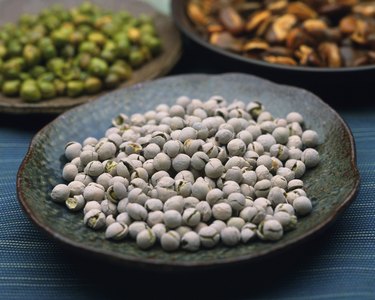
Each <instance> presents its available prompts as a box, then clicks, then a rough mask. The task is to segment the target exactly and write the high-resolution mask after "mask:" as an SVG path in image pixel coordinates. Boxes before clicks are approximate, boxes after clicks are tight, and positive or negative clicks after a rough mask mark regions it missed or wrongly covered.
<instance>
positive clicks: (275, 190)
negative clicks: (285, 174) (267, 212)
mask: <svg viewBox="0 0 375 300" xmlns="http://www.w3.org/2000/svg"><path fill="white" fill-rule="evenodd" d="M267 199H268V200H270V201H271V203H272V206H273V207H275V206H276V205H278V204H280V203H287V200H286V192H285V190H284V189H282V188H280V187H278V186H274V187H272V188H271V189H270V192H269V193H268V196H267Z"/></svg>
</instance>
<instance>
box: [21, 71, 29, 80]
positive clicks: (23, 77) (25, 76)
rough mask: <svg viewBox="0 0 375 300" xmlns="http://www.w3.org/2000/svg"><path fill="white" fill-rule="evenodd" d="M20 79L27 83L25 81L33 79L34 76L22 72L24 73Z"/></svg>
mask: <svg viewBox="0 0 375 300" xmlns="http://www.w3.org/2000/svg"><path fill="white" fill-rule="evenodd" d="M19 78H20V80H21V81H25V80H28V79H31V78H32V76H31V74H29V73H26V72H22V73H20V76H19Z"/></svg>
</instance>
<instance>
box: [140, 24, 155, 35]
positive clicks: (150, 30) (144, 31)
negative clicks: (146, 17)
mask: <svg viewBox="0 0 375 300" xmlns="http://www.w3.org/2000/svg"><path fill="white" fill-rule="evenodd" d="M139 30H140V32H141V35H156V30H155V27H154V26H153V25H152V24H149V23H145V24H143V25H142V26H141V27H140V28H139Z"/></svg>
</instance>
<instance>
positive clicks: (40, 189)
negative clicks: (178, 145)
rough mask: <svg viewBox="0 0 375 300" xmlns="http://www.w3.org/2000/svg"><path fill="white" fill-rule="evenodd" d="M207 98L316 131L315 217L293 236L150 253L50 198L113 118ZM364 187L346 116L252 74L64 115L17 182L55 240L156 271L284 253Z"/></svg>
mask: <svg viewBox="0 0 375 300" xmlns="http://www.w3.org/2000/svg"><path fill="white" fill-rule="evenodd" d="M181 95H187V96H189V97H194V98H200V99H203V100H204V99H207V98H208V97H210V96H212V95H222V96H224V97H225V98H227V99H228V100H232V99H241V100H243V101H246V102H248V101H251V100H254V99H257V100H259V101H261V102H262V103H264V105H265V106H266V108H267V109H268V110H269V111H270V112H271V113H273V114H274V116H276V117H285V116H286V114H287V113H288V112H290V111H298V112H300V113H301V114H302V115H303V116H304V117H305V124H306V126H307V128H313V129H314V130H316V131H317V132H318V133H319V135H320V138H321V140H322V141H324V143H323V144H322V145H320V146H319V148H318V150H319V152H320V155H321V164H320V165H319V166H318V167H317V168H315V169H313V170H311V171H310V172H308V173H307V174H306V175H305V176H304V182H305V187H306V190H307V192H308V195H309V196H310V197H311V198H312V199H313V212H312V213H311V215H309V216H307V217H305V218H302V219H301V220H300V222H299V226H298V227H297V229H296V230H293V231H291V232H288V233H286V234H285V236H284V237H283V238H282V239H281V240H280V241H278V242H276V243H264V242H260V241H256V242H254V243H250V244H247V245H239V246H238V247H234V248H228V247H225V246H223V245H220V246H218V247H216V248H214V249H211V250H200V251H199V252H197V253H187V252H184V251H177V252H173V253H166V252H164V251H162V250H161V248H160V247H155V248H153V249H151V250H149V251H142V250H139V249H138V248H137V246H136V245H135V243H134V242H132V241H126V242H120V243H114V242H110V241H108V240H106V239H105V238H104V233H103V232H99V233H98V232H94V231H92V230H90V229H88V228H86V227H85V226H84V225H83V223H82V218H83V215H82V213H77V214H72V213H70V212H68V211H67V210H66V209H65V207H63V206H61V205H58V204H56V203H54V202H52V201H51V200H50V197H49V194H50V192H51V190H52V188H53V186H54V185H56V184H58V183H61V182H62V179H61V170H62V164H63V163H64V160H63V159H62V153H63V150H64V146H65V144H66V143H67V142H68V141H70V140H76V141H83V140H84V139H85V138H86V137H88V136H94V137H97V138H99V137H102V136H103V135H104V132H105V130H106V129H107V128H108V127H110V124H111V119H112V118H114V117H115V116H117V115H118V114H119V113H120V112H124V113H126V114H132V113H136V112H146V111H147V110H150V109H153V108H154V107H155V106H156V105H158V104H160V103H167V104H172V103H174V101H175V99H176V98H177V97H178V96H181ZM358 185H359V174H358V170H357V166H356V154H355V146H354V141H353V137H352V135H351V132H350V130H349V128H348V127H347V125H346V124H345V123H344V121H343V120H342V119H341V117H340V116H339V115H338V114H337V113H336V112H335V111H334V110H333V109H332V108H330V107H329V106H328V105H327V104H325V103H324V102H323V101H322V100H320V99H319V98H317V97H316V96H315V95H313V94H311V93H310V92H307V91H305V90H302V89H298V88H294V87H289V86H283V85H277V84H274V83H271V82H269V81H266V80H264V79H260V78H258V77H255V76H251V75H244V74H238V73H233V74H223V75H181V76H173V77H166V78H162V79H158V80H155V81H152V82H146V83H143V84H138V85H135V86H132V87H129V88H126V89H121V90H118V91H115V92H113V93H110V94H108V95H106V96H103V97H100V98H99V99H97V100H96V101H92V102H91V103H89V104H84V105H82V106H79V107H76V108H74V109H72V110H70V111H68V112H65V113H64V114H62V115H61V116H59V117H58V118H57V119H56V120H54V121H53V122H52V123H50V124H49V125H47V126H46V127H45V128H43V129H42V130H41V131H40V132H39V133H38V134H37V135H36V136H35V137H34V139H33V141H32V143H31V145H30V148H29V151H28V153H27V155H26V157H25V159H24V161H23V162H22V165H21V167H20V169H19V172H18V176H17V192H18V198H19V200H20V201H21V203H22V206H23V208H24V209H25V211H26V212H27V214H28V216H29V217H30V218H31V219H32V220H33V221H34V222H35V223H36V224H37V225H38V226H39V227H40V228H41V229H43V230H44V231H46V232H47V233H48V234H50V235H51V236H52V237H53V238H55V239H57V240H58V241H60V242H62V243H64V244H65V245H68V246H70V247H72V248H74V249H76V250H80V251H81V252H85V254H86V255H87V254H92V255H96V256H99V257H101V258H103V259H106V260H112V261H115V262H117V263H120V264H127V265H133V266H136V267H146V268H153V269H158V270H160V269H167V270H170V269H182V268H190V269H193V268H194V269H197V268H210V267H211V268H213V267H220V266H225V265H231V264H236V263H242V262H251V261H255V260H257V259H266V258H267V257H269V256H270V255H272V254H276V253H279V252H281V251H285V250H287V249H289V248H291V247H292V246H295V245H297V244H299V243H301V242H303V241H305V240H307V239H310V238H311V237H313V236H314V235H316V234H317V233H318V232H321V231H322V230H323V229H325V228H326V227H327V226H328V225H329V224H331V223H332V222H333V221H334V220H335V219H336V218H337V216H339V215H340V213H342V212H343V210H344V209H345V208H346V207H347V206H348V205H349V203H350V202H351V201H352V200H353V199H354V197H355V195H356V192H357V189H358Z"/></svg>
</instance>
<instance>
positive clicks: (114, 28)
mask: <svg viewBox="0 0 375 300" xmlns="http://www.w3.org/2000/svg"><path fill="white" fill-rule="evenodd" d="M161 50H162V43H161V40H160V38H159V37H158V34H157V32H156V28H155V26H154V24H153V20H152V18H151V17H149V16H146V15H140V16H139V17H134V16H132V15H131V14H130V13H129V12H127V11H118V12H110V11H107V10H104V9H103V8H100V7H99V6H96V5H94V4H92V3H90V2H83V3H82V4H80V5H79V6H77V7H74V8H71V9H65V8H63V7H62V6H60V5H54V6H51V7H48V8H46V9H44V10H42V11H41V12H40V13H39V14H38V15H30V14H25V15H23V16H21V17H20V19H19V20H18V22H17V24H13V23H8V24H5V25H3V26H2V27H0V90H1V92H2V93H3V94H4V95H5V96H9V97H21V99H23V100H24V101H27V102H38V101H41V100H43V99H51V98H55V97H59V96H68V97H78V96H81V95H84V94H96V93H98V92H100V91H102V90H103V89H113V88H116V87H117V86H119V85H120V84H121V83H122V82H124V81H126V80H128V79H129V78H130V77H131V76H132V71H133V69H135V68H138V67H140V66H141V65H143V64H145V63H146V62H147V61H150V60H151V59H152V58H154V57H155V56H157V55H158V54H159V53H160V51H161Z"/></svg>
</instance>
